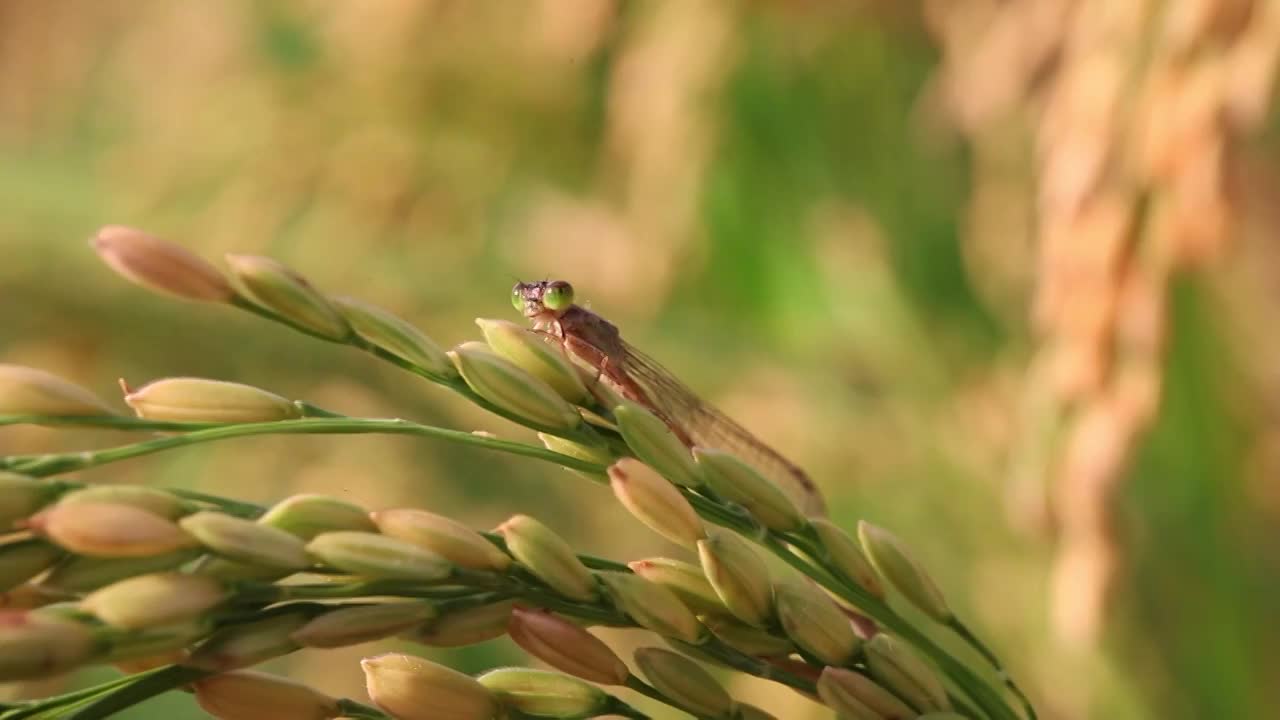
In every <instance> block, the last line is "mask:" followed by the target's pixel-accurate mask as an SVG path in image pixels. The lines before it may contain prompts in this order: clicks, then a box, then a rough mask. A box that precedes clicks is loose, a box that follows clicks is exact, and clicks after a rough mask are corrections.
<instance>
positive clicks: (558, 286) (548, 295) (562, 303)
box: [542, 280, 573, 312]
mask: <svg viewBox="0 0 1280 720" xmlns="http://www.w3.org/2000/svg"><path fill="white" fill-rule="evenodd" d="M542 304H543V305H544V306H546V308H547V309H548V310H553V311H555V312H559V311H561V310H566V309H568V307H569V306H570V305H572V304H573V286H572V285H570V284H569V283H567V282H565V281H563V280H557V281H555V282H553V283H551V284H550V285H548V286H547V289H546V290H544V291H543V293H542Z"/></svg>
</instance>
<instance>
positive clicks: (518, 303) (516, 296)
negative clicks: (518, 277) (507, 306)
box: [511, 283, 524, 310]
mask: <svg viewBox="0 0 1280 720" xmlns="http://www.w3.org/2000/svg"><path fill="white" fill-rule="evenodd" d="M522 284H523V283H516V286H515V287H513V288H511V307H513V308H515V309H516V310H524V293H522V292H520V286H521V285H522Z"/></svg>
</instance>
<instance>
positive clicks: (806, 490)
mask: <svg viewBox="0 0 1280 720" xmlns="http://www.w3.org/2000/svg"><path fill="white" fill-rule="evenodd" d="M622 345H623V348H624V349H625V351H626V359H625V362H624V366H623V370H624V372H626V374H627V376H628V377H630V378H631V379H632V380H634V381H635V382H636V383H637V384H638V385H640V386H641V387H642V388H644V390H645V392H646V394H647V395H648V396H649V398H650V401H651V402H652V403H653V405H654V408H653V409H654V410H656V411H657V412H658V414H659V415H662V416H665V418H666V419H667V421H668V422H670V423H674V424H676V425H678V426H679V429H680V430H682V431H684V433H685V434H686V435H688V436H689V438H690V439H691V440H692V441H693V442H694V444H695V445H699V446H702V447H709V448H716V449H718V450H725V451H728V452H732V453H734V454H735V455H737V456H738V457H740V458H742V459H743V460H746V461H747V462H749V463H751V464H753V465H754V466H755V467H756V468H758V469H759V470H760V471H761V472H762V473H764V475H765V476H766V477H768V478H770V479H771V480H773V481H774V482H775V483H777V484H778V486H779V487H781V488H782V489H783V490H784V491H786V493H787V494H788V495H789V496H791V498H792V499H794V500H796V501H797V502H798V503H799V504H800V507H802V508H803V509H804V510H805V511H806V512H807V513H809V514H811V515H814V514H816V515H824V514H825V513H826V507H825V503H824V501H823V499H822V495H821V493H819V491H818V488H817V486H815V485H814V484H813V481H812V480H811V479H810V478H809V476H808V475H807V474H805V472H804V471H803V470H801V469H800V468H799V467H797V466H796V465H795V464H794V463H792V462H791V461H789V460H787V459H786V458H784V457H783V456H782V455H780V454H778V452H777V451H775V450H774V449H773V448H771V447H769V446H768V445H766V444H764V442H762V441H761V440H760V439H759V438H757V437H756V436H755V435H752V434H751V432H750V431H749V430H747V429H746V428H744V427H742V426H741V425H739V424H738V423H737V422H735V421H734V420H733V419H732V418H730V417H729V416H728V415H725V414H724V413H722V412H720V411H719V410H717V409H716V408H715V407H713V406H712V405H711V404H710V403H708V402H706V401H705V400H703V399H702V398H700V397H698V395H697V394H696V393H694V392H693V391H692V390H690V389H689V388H688V386H686V385H685V384H684V383H682V382H680V381H679V380H678V379H677V378H676V377H675V376H674V375H672V374H671V373H670V372H668V371H667V370H666V368H664V367H662V365H661V364H660V363H658V361H656V360H654V359H653V358H651V357H649V356H648V355H645V354H644V353H642V352H640V351H639V350H637V349H636V348H634V347H632V346H631V345H630V344H629V343H626V342H623V343H622Z"/></svg>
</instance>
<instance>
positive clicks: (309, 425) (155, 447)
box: [0, 416, 605, 477]
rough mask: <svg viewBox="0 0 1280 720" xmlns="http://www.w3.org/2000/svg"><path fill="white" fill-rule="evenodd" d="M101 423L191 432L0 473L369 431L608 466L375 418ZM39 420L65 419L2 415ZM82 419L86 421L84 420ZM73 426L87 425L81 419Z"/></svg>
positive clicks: (29, 458) (24, 462) (594, 470)
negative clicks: (221, 443)
mask: <svg viewBox="0 0 1280 720" xmlns="http://www.w3.org/2000/svg"><path fill="white" fill-rule="evenodd" d="M97 419H98V420H99V421H100V424H96V423H95V424H94V425H95V426H96V427H114V428H118V429H127V428H128V429H132V428H137V429H147V430H155V429H164V430H169V431H172V430H177V429H178V428H183V429H187V430H189V431H188V432H182V433H180V434H177V435H169V436H166V437H160V438H154V439H151V440H144V441H142V442H138V443H132V444H129V445H120V446H117V447H113V448H104V449H101V450H86V451H81V452H72V453H58V454H49V455H14V456H10V457H8V458H5V459H4V461H3V464H0V469H4V470H11V471H13V472H20V473H24V474H27V475H33V476H36V477H45V476H49V475H57V474H61V473H65V472H74V471H78V470H84V469H86V468H91V467H97V466H100V465H106V464H108V463H113V462H119V461H121V460H128V459H130V458H135V457H141V456H143V455H150V454H152V453H157V452H161V451H163V450H169V449H171V448H175V447H184V446H188V445H196V444H200V443H206V442H213V441H216V440H226V439H229V438H237V437H251V436H255V435H359V434H367V433H387V434H391V435H414V436H417V437H429V438H435V439H439V440H448V441H451V442H456V443H459V444H462V445H472V446H475V447H482V448H485V449H488V450H497V451H498V452H504V453H509V454H512V455H520V456H523V457H531V458H536V459H538V460H543V461H545V462H551V463H555V464H557V465H562V466H564V467H567V468H570V469H573V470H578V471H580V472H584V473H589V474H591V475H603V473H604V471H605V468H604V467H603V466H601V465H597V464H596V463H591V462H587V461H585V460H579V459H578V458H575V457H570V456H568V455H562V454H561V453H557V452H553V451H551V450H548V449H546V448H542V447H538V446H535V445H529V444H527V443H520V442H513V441H510V440H500V439H497V438H492V437H487V436H484V435H477V434H474V433H469V432H463V431H461V430H451V429H449V428H442V427H436V426H433V425H422V424H420V423H415V422H411V421H409V420H402V419H399V418H388V419H375V418H353V417H342V418H301V419H298V420H278V421H274V422H260V423H236V424H231V425H213V426H209V425H206V424H196V426H195V427H196V429H190V428H191V424H189V423H162V424H161V423H155V422H151V421H145V420H139V421H135V420H134V419H133V418H125V417H106V418H97ZM33 420H38V421H39V423H38V424H60V421H61V420H63V418H41V417H28V416H23V417H18V418H16V419H15V418H14V416H8V417H0V424H2V423H5V422H22V421H26V422H32V421H33ZM80 420H82V419H80ZM69 424H80V425H83V424H88V423H84V422H82V421H78V422H74V423H69Z"/></svg>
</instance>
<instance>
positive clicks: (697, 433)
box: [511, 280, 825, 515]
mask: <svg viewBox="0 0 1280 720" xmlns="http://www.w3.org/2000/svg"><path fill="white" fill-rule="evenodd" d="M511 304H512V305H514V306H515V308H516V309H517V310H519V311H520V312H522V313H524V315H525V317H527V318H529V319H530V320H531V321H533V327H534V329H535V330H538V331H541V332H545V333H547V334H549V335H551V336H552V337H554V338H556V339H557V340H559V341H560V343H561V344H562V345H563V347H564V349H565V350H566V351H567V352H568V353H570V354H572V355H573V356H574V357H576V358H578V359H579V360H581V361H582V362H583V363H585V364H586V365H587V366H589V367H591V368H593V369H594V370H595V371H596V373H597V376H598V377H599V378H600V379H601V380H603V381H605V382H607V383H609V385H610V386H612V387H613V388H614V389H615V390H617V391H618V393H619V394H620V395H622V396H623V397H625V398H627V399H628V400H631V401H632V402H635V403H638V404H640V405H642V406H644V407H645V408H647V409H648V410H650V411H651V412H653V413H654V414H655V415H657V416H658V417H660V418H662V421H663V422H665V423H666V424H667V426H668V427H670V428H671V430H672V432H674V433H675V434H676V436H677V437H679V438H680V440H681V441H682V442H684V443H685V444H686V445H688V446H689V447H695V446H698V447H708V448H716V449H719V450H726V451H729V452H732V453H735V454H737V455H738V456H740V457H741V458H742V459H743V460H746V461H748V462H750V463H752V464H753V465H755V466H756V468H758V469H759V470H760V471H761V472H763V473H764V474H765V475H766V476H768V477H769V478H771V479H772V480H773V481H774V482H776V483H778V484H779V486H781V487H782V488H783V489H784V490H786V491H787V493H788V494H789V495H791V496H792V497H793V498H796V499H797V500H799V501H800V502H801V505H802V507H803V508H804V509H805V511H806V512H808V513H809V514H811V515H813V514H823V513H824V512H825V509H824V507H823V501H822V495H821V494H820V493H819V492H818V489H817V487H816V486H815V485H814V484H813V481H812V480H811V479H810V478H809V476H808V475H807V474H805V472H804V470H801V469H800V468H799V467H798V466H796V465H795V463H792V462H791V461H789V460H787V459H786V458H784V457H783V456H782V455H780V454H779V453H778V452H777V451H775V450H774V449H773V448H771V447H769V446H768V445H766V444H764V443H763V442H761V441H760V440H759V439H758V438H756V436H755V435H752V434H751V433H750V432H749V431H748V430H747V429H746V428H744V427H742V426H741V425H739V424H738V423H737V422H735V421H734V420H732V419H731V418H729V417H728V416H727V415H725V414H724V413H722V412H720V411H719V410H717V409H716V408H714V407H713V406H712V405H711V404H710V403H708V402H706V401H704V400H702V399H701V398H699V397H698V395H697V394H696V393H694V392H693V391H692V390H690V389H689V388H688V387H687V386H686V385H685V384H684V383H682V382H680V381H679V380H677V379H676V377H675V376H674V375H672V374H671V373H670V372H668V371H667V370H666V369H665V368H663V367H662V366H661V365H659V364H658V363H657V361H655V360H653V359H652V358H650V357H649V356H647V355H645V354H644V353H641V352H640V351H638V350H636V349H635V348H634V347H632V346H631V345H630V344H628V343H627V342H626V341H625V340H623V339H622V335H621V333H619V332H618V328H617V327H616V326H614V325H613V324H612V323H610V322H609V321H608V320H605V319H604V318H602V317H600V316H599V315H597V314H595V313H593V312H591V311H590V310H587V309H586V308H584V307H582V306H580V305H575V304H574V303H573V286H572V285H570V284H569V283H567V282H565V281H563V280H550V281H545V280H544V281H541V282H532V283H516V286H515V287H514V288H513V289H512V291H511Z"/></svg>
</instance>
